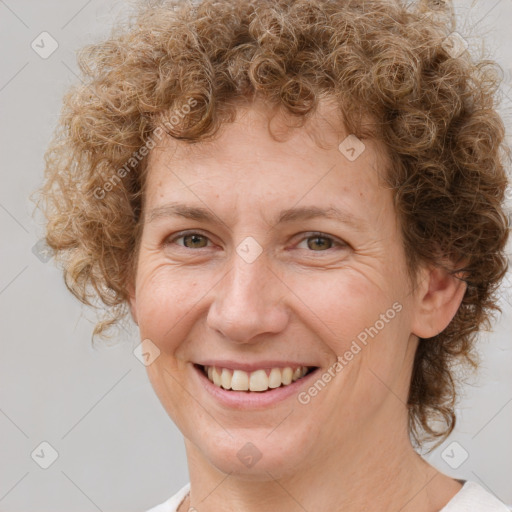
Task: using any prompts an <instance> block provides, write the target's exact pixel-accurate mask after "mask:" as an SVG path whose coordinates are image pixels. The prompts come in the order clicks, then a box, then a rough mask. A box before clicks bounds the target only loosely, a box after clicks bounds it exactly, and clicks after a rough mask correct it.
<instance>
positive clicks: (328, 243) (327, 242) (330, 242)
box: [301, 232, 347, 252]
mask: <svg viewBox="0 0 512 512" xmlns="http://www.w3.org/2000/svg"><path fill="white" fill-rule="evenodd" d="M302 240H303V241H305V242H306V244H307V248H308V249H311V250H312V251H313V252H325V251H326V250H328V249H331V248H333V246H339V247H347V244H346V243H345V242H341V241H338V240H337V239H335V238H333V237H332V236H329V235H326V234H325V233H319V232H315V233H310V234H309V235H308V236H307V237H305V238H303V239H302ZM310 240H311V241H312V242H309V241H310ZM301 243H302V242H301Z"/></svg>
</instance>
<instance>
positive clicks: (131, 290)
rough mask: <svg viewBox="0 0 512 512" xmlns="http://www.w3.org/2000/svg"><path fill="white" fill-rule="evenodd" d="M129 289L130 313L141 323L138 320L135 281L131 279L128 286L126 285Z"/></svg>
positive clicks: (136, 321)
mask: <svg viewBox="0 0 512 512" xmlns="http://www.w3.org/2000/svg"><path fill="white" fill-rule="evenodd" d="M126 289H127V290H128V297H129V298H128V301H129V305H130V314H131V315H132V319H133V321H134V322H135V323H136V324H137V325H139V322H138V320H137V299H136V298H135V285H134V284H133V281H130V283H129V284H128V286H127V287H126Z"/></svg>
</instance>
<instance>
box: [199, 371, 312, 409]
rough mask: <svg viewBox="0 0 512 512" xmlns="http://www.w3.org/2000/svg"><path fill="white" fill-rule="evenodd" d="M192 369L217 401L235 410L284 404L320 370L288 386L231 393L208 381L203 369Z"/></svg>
mask: <svg viewBox="0 0 512 512" xmlns="http://www.w3.org/2000/svg"><path fill="white" fill-rule="evenodd" d="M192 368H193V370H194V371H195V372H196V374H197V375H198V377H199V380H200V382H201V384H202V385H203V386H204V388H205V389H206V391H207V392H208V393H209V394H210V395H212V396H213V397H214V398H215V399H217V401H218V402H219V403H220V404H222V405H224V406H227V407H230V408H233V409H264V408H266V407H268V406H271V405H274V404H277V403H278V402H282V401H283V400H285V399H287V398H290V397H291V396H293V395H296V394H298V392H299V390H300V389H301V388H302V387H304V386H306V385H308V384H309V382H310V381H311V380H312V379H314V378H315V377H316V374H317V372H318V370H319V368H317V369H316V370H313V371H312V372H311V373H308V374H307V375H306V376H305V377H302V378H301V379H298V380H296V381H295V382H292V383H291V384H288V385H287V386H280V387H278V388H273V389H269V390H267V391H230V390H227V389H224V388H222V387H219V386H216V385H215V384H214V383H213V382H211V381H210V380H209V379H208V377H207V376H206V375H205V374H204V372H203V370H202V369H201V368H199V367H197V366H195V365H192Z"/></svg>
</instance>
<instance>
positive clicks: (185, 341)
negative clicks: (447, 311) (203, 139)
mask: <svg viewBox="0 0 512 512" xmlns="http://www.w3.org/2000/svg"><path fill="white" fill-rule="evenodd" d="M322 109H323V111H322V114H321V115H319V116H316V117H315V118H314V119H313V120H312V121H311V122H308V124H306V125H305V126H304V127H302V128H296V129H294V130H293V131H291V132H289V134H288V137H287V139H286V140H285V141H281V142H278V141H276V140H274V139H273V138H272V137H271V135H270V134H269V131H268V118H267V114H266V111H265V110H264V108H263V107H262V106H261V105H259V104H253V105H252V106H251V107H250V108H244V109H240V110H239V111H238V114H239V115H238V117H237V120H236V122H234V123H232V124H228V125H224V126H223V128H222V130H221V132H220V136H219V138H218V139H217V140H216V141H215V142H210V143H198V144H195V145H192V146H191V145H188V144H187V143H185V142H180V141H174V140H167V141H166V142H165V144H163V147H162V149H153V150H152V152H151V155H150V160H149V173H148V178H147V180H148V181H147V195H146V204H145V212H144V213H145V216H144V226H143V231H142V235H141V236H142V238H141V245H140V253H139V261H138V268H137V274H136V283H135V292H134V296H133V298H132V301H131V306H132V314H133V316H134V319H135V320H136V322H137V323H138V325H139V328H140V332H141V339H143V340H150V342H151V343H152V344H154V345H155V346H156V347H158V350H159V351H160V352H159V355H158V357H156V359H154V361H153V357H154V356H152V357H151V359H150V361H149V362H151V361H152V362H151V364H149V365H148V366H147V371H148V375H149V378H150V380H151V383H152V385H153V387H154V389H155V391H156V393H157V395H158V397H159V399H160V401H161V403H162V404H163V406H164V408H165V409H166V411H167V412H168V414H169V416H170V417H171V418H172V419H173V421H174V422H175V423H176V424H177V426H178V427H179V429H180V430H181V432H182V433H183V435H184V436H185V438H187V440H188V442H189V443H191V444H190V446H193V447H194V450H195V451H196V453H197V454H199V455H198V456H199V457H200V458H201V459H202V460H203V462H205V463H208V464H212V465H213V466H215V467H216V468H218V469H220V470H221V471H223V472H225V473H235V474H245V475H246V476H247V477H248V475H249V474H251V475H252V477H254V478H257V477H258V475H259V476H260V477H261V478H266V476H267V473H266V472H267V471H268V472H270V474H272V475H273V476H274V477H276V478H277V477H279V476H283V475H285V474H291V473H293V472H294V471H297V470H300V468H301V467H303V468H305V467H314V466H315V465H317V464H318V465H320V464H325V461H326V460H328V459H329V457H331V456H332V454H333V453H341V452H340V450H345V451H347V452H350V451H351V450H354V449H355V448H356V446H357V443H358V440H361V439H364V438H365V436H366V435H372V436H374V437H379V436H387V435H388V434H389V433H390V432H393V431H396V429H397V428H398V429H400V430H402V431H404V430H406V422H407V409H406V406H405V402H406V398H407V390H408V386H409V380H410V374H411V367H412V361H413V355H414V350H415V347H416V342H417V338H416V337H415V336H414V335H412V334H411V332H412V330H413V329H412V327H411V326H412V324H413V322H414V318H415V314H416V309H415V301H414V298H413V295H412V294H411V291H410V286H409V284H408V279H407V273H406V261H405V255H404V250H403V247H402V242H401V236H400V232H399V226H398V224H397V217H396V214H395V212H394V209H393V201H392V193H391V191H390V190H389V189H386V188H385V187H384V186H383V185H382V182H381V180H379V173H383V171H384V162H385V161H384V157H383V156H382V155H383V153H382V150H381V149H379V147H378V146H376V144H375V142H372V141H369V140H364V141H362V142H363V143H364V148H363V146H362V143H361V142H360V141H358V140H357V139H352V138H350V139H348V140H347V141H345V143H344V144H342V145H341V149H340V148H338V145H339V144H340V143H341V142H342V141H343V140H344V138H345V136H346V135H348V134H344V135H337V134H336V132H335V131H334V128H333V126H334V124H333V123H334V121H333V119H334V118H333V117H331V124H329V123H328V122H327V120H328V119H329V118H330V112H331V111H330V110H329V109H328V108H327V107H326V106H325V105H323V106H322ZM278 121H279V118H276V119H275V120H274V121H273V126H274V125H275V123H276V122H278ZM275 126H277V125H275ZM319 139H321V141H322V142H323V145H324V146H325V145H327V146H328V147H323V148H322V147H320V145H319V144H318V142H319ZM361 150H362V152H361ZM358 153H360V154H359V155H358ZM312 209H315V211H316V210H318V211H317V214H316V215H312ZM324 211H325V213H322V212H324ZM315 233H317V234H315ZM318 233H319V234H318ZM146 343H149V342H146ZM157 352H158V351H156V350H155V351H154V352H153V353H157ZM202 366H214V367H216V368H218V369H219V370H218V373H219V374H220V373H221V372H222V368H225V370H224V374H225V375H224V377H222V376H221V379H222V378H224V385H225V386H226V387H229V385H230V384H231V385H233V386H234V387H239V388H240V389H244V387H245V386H247V385H248V384H251V382H252V387H253V389H267V391H262V390H261V391H250V390H249V391H244V390H232V389H231V390H226V389H224V387H223V385H221V386H219V385H218V383H217V384H215V383H212V382H210V381H209V380H208V377H207V376H206V375H205V374H204V373H203V371H202V369H201V367H202ZM285 367H290V368H291V369H292V370H294V369H296V368H297V367H308V368H312V367H315V368H317V369H316V370H315V371H314V372H313V373H308V374H306V375H305V376H304V377H302V378H299V379H298V380H295V381H292V383H291V384H288V385H286V383H287V382H289V378H290V370H284V371H283V369H284V368H285ZM234 370H237V372H234ZM257 370H264V372H262V371H257ZM253 372H254V373H253ZM299 372H300V370H299V371H297V373H296V374H295V377H296V376H297V375H300V373H299ZM233 373H234V374H235V375H234V377H235V378H234V381H231V380H230V378H229V377H230V376H231V375H232V374H233ZM269 377H270V379H269ZM212 378H213V376H212ZM279 378H281V379H284V382H285V384H283V382H282V380H281V382H280V383H279V384H278V382H279ZM276 379H277V380H276ZM233 382H234V384H233ZM269 385H270V386H271V387H270V388H268V386H269ZM277 385H279V387H272V386H277Z"/></svg>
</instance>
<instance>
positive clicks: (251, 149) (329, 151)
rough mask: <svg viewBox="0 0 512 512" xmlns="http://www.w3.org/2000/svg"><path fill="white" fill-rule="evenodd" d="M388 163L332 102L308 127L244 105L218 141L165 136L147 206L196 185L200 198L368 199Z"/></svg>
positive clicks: (155, 154) (153, 163) (154, 160)
mask: <svg viewBox="0 0 512 512" xmlns="http://www.w3.org/2000/svg"><path fill="white" fill-rule="evenodd" d="M293 126H295V127H293ZM290 127H292V128H290ZM354 157H355V158H354ZM387 166H388V158H387V155H386V152H385V150H384V148H383V145H382V144H380V143H379V142H378V141H376V140H374V139H358V138H356V137H355V136H354V135H350V134H349V133H348V132H347V131H346V129H345V127H344V125H343V123H342V121H341V118H340V115H339V113H338V110H337V109H336V107H335V106H334V105H333V104H332V103H329V102H327V101H325V102H321V103H320V105H319V107H318V109H317V111H316V112H315V114H314V115H313V116H311V118H309V119H307V120H306V122H305V123H304V124H303V125H302V126H298V120H297V119H296V118H292V117H291V116H286V115H283V113H282V112H277V113H276V112H274V113H273V112H272V111H270V109H269V108H268V107H266V106H265V105H264V104H262V103H253V104H250V105H245V106H240V107H238V108H237V111H236V118H235V120H234V122H232V123H226V124H224V125H222V126H221V127H220V130H219V132H217V134H216V136H215V138H214V139H213V140H203V141H199V142H197V143H193V144H191V143H189V142H186V141H180V140H176V139H172V138H170V137H167V138H165V139H163V140H162V143H161V144H159V146H158V147H157V148H154V149H153V150H152V151H151V152H150V155H149V161H148V173H149V174H148V178H147V179H148V183H147V188H146V194H147V203H151V204H152V205H154V204H155V203H157V204H158V203H159V202H161V201H163V200H164V199H165V196H168V195H173V194H174V195H176V194H177V193H178V191H181V193H183V192H184V191H185V189H189V190H188V191H189V192H190V189H191V188H193V189H194V191H196V192H197V194H198V195H201V194H202V193H207V194H208V195H211V193H212V192H215V191H217V192H218V193H219V194H222V195H223V196H224V197H227V196H231V197H233V196H235V195H237V194H239V193H243V194H245V197H246V201H249V200H250V199H249V196H254V198H255V199H257V200H258V202H259V203H260V204H261V202H262V201H264V202H266V203H268V204H270V203H271V202H272V200H273V198H277V197H279V198H281V199H282V198H289V199H290V201H296V200H297V199H299V198H302V199H303V200H304V201H307V200H308V199H310V200H312V201H313V202H318V201H319V200H323V199H325V200H326V199H328V198H327V197H326V195H328V196H330V197H331V198H335V197H336V195H337V194H341V195H344V196H347V197H348V196H349V195H350V196H353V197H352V200H354V199H355V198H356V197H358V196H359V197H361V198H363V197H364V198H366V200H368V199H369V198H371V197H372V196H373V195H374V194H378V193H381V191H382V188H383V187H382V185H383V180H382V178H383V175H384V173H385V169H386V167H387ZM196 199H197V197H196Z"/></svg>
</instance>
